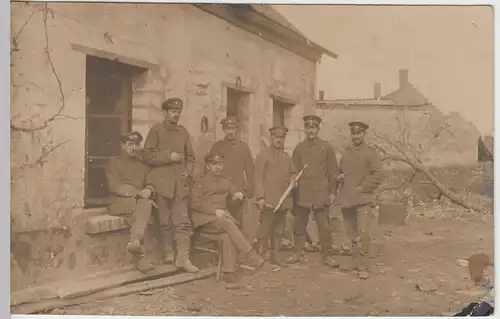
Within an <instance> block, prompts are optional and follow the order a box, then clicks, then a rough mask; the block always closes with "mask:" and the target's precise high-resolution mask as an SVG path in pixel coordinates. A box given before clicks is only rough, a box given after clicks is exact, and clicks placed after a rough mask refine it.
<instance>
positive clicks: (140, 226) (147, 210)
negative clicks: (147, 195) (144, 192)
mask: <svg viewBox="0 0 500 319" xmlns="http://www.w3.org/2000/svg"><path fill="white" fill-rule="evenodd" d="M130 202H131V203H133V204H132V205H131V206H130V208H128V207H127V209H126V210H125V211H123V210H121V211H120V209H118V208H117V207H118V206H122V207H123V205H122V204H121V203H120V204H119V203H116V205H114V204H113V203H112V204H111V205H110V210H109V213H110V215H114V216H120V217H122V218H123V219H125V221H126V222H127V224H128V225H129V226H130V241H134V240H139V241H141V242H142V241H143V239H144V233H145V231H146V228H147V226H148V224H149V221H150V219H151V212H152V205H151V203H150V202H149V200H147V199H143V198H139V199H137V201H133V200H130ZM134 202H135V203H134Z"/></svg>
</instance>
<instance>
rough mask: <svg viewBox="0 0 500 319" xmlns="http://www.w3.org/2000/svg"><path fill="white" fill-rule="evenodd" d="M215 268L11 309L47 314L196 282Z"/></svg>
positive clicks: (16, 312)
mask: <svg viewBox="0 0 500 319" xmlns="http://www.w3.org/2000/svg"><path fill="white" fill-rule="evenodd" d="M215 273H216V269H215V268H207V269H202V270H200V271H199V272H197V273H182V274H178V275H173V276H169V277H165V278H161V279H157V280H151V281H146V282H138V283H134V284H130V285H127V286H122V287H116V288H111V289H107V290H104V291H100V292H97V293H94V294H91V295H87V296H83V297H77V298H73V299H67V300H65V299H52V300H44V301H41V302H37V303H33V304H25V305H20V306H19V307H14V308H11V313H12V314H35V313H41V312H46V311H48V310H52V309H55V308H64V307H68V306H73V305H79V304H84V303H89V302H92V301H95V300H102V299H105V298H111V297H119V296H124V295H129V294H133V293H138V292H142V291H146V290H152V289H158V288H164V287H168V286H173V285H178V284H182V283H185V282H189V281H194V280H198V279H203V278H207V277H211V276H213V275H215Z"/></svg>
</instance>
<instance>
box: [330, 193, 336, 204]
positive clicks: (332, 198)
mask: <svg viewBox="0 0 500 319" xmlns="http://www.w3.org/2000/svg"><path fill="white" fill-rule="evenodd" d="M336 198H337V196H335V194H330V196H329V199H330V204H333V203H335V199H336Z"/></svg>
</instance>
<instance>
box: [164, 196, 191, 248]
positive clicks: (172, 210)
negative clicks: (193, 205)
mask: <svg viewBox="0 0 500 319" xmlns="http://www.w3.org/2000/svg"><path fill="white" fill-rule="evenodd" d="M156 203H157V204H158V207H159V208H158V218H159V222H160V225H161V226H162V228H164V229H166V230H167V231H168V230H170V229H171V228H173V230H174V237H175V239H176V240H177V241H179V240H182V239H184V238H186V237H191V235H192V234H193V231H192V227H191V220H190V218H189V214H188V204H189V203H188V197H187V196H184V197H181V198H166V197H163V196H158V199H157V200H156Z"/></svg>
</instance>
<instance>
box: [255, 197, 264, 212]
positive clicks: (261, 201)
mask: <svg viewBox="0 0 500 319" xmlns="http://www.w3.org/2000/svg"><path fill="white" fill-rule="evenodd" d="M257 208H259V209H260V210H264V198H259V199H258V200H257Z"/></svg>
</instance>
